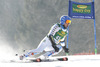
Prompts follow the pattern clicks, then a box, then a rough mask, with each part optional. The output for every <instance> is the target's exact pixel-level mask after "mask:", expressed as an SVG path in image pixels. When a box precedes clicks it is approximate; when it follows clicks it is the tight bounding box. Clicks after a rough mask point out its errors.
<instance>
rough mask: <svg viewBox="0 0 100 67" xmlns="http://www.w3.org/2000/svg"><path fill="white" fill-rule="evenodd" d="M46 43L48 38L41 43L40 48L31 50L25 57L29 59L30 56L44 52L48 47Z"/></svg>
mask: <svg viewBox="0 0 100 67" xmlns="http://www.w3.org/2000/svg"><path fill="white" fill-rule="evenodd" d="M46 41H47V38H46V37H45V38H44V39H43V40H42V41H41V42H40V44H39V46H38V47H37V48H36V49H34V50H31V51H29V52H28V53H26V54H25V57H28V56H31V55H36V54H39V53H41V52H43V50H44V49H45V48H46V47H47V44H46Z"/></svg>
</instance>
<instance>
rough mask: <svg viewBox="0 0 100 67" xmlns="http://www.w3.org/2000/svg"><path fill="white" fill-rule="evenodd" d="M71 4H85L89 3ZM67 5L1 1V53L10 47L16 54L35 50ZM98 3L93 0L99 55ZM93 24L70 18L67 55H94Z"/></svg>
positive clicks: (55, 0)
mask: <svg viewBox="0 0 100 67" xmlns="http://www.w3.org/2000/svg"><path fill="white" fill-rule="evenodd" d="M72 1H77V2H83V3H86V2H91V1H92V0H72ZM68 3H69V0H0V42H1V43H2V44H0V47H2V46H5V48H3V50H4V49H7V48H8V49H9V47H10V48H11V50H12V49H14V50H13V51H16V52H18V53H21V52H22V50H23V49H27V50H29V49H35V48H36V47H37V46H38V44H39V43H40V41H41V40H42V39H43V38H44V36H46V35H47V33H48V32H49V30H50V27H51V26H52V25H53V24H55V23H59V22H60V16H62V15H67V14H68ZM99 4H100V0H95V17H96V31H97V32H96V33H97V49H98V52H99V53H100V22H99V21H100V19H99V18H100V7H99ZM93 23H94V22H93V19H91V20H90V19H73V18H72V24H71V25H70V27H69V49H70V53H69V54H76V53H81V52H94V48H95V46H94V25H93ZM3 42H4V43H3ZM3 50H1V51H3ZM8 51H9V52H13V51H10V50H8ZM0 55H1V54H0ZM60 55H63V52H62V53H61V54H60Z"/></svg>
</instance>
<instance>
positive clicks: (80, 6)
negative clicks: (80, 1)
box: [77, 5, 87, 9]
mask: <svg viewBox="0 0 100 67" xmlns="http://www.w3.org/2000/svg"><path fill="white" fill-rule="evenodd" d="M77 7H78V8H82V9H85V8H87V6H86V5H77Z"/></svg>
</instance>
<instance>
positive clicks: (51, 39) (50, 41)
mask: <svg viewBox="0 0 100 67" xmlns="http://www.w3.org/2000/svg"><path fill="white" fill-rule="evenodd" d="M70 24H71V18H70V17H69V16H67V15H63V16H61V18H60V23H56V24H54V25H53V26H52V27H51V29H50V31H49V33H48V34H47V36H45V37H44V39H43V40H42V41H41V42H40V44H39V46H38V47H37V48H36V49H34V50H31V51H29V52H28V53H26V54H24V55H21V56H20V60H23V58H24V57H29V56H31V55H35V54H39V53H41V52H43V51H45V52H46V53H45V54H43V55H41V56H40V57H39V58H48V57H49V56H52V55H56V54H58V53H59V52H61V50H62V49H63V50H64V51H65V52H66V53H69V49H68V48H66V45H65V37H66V36H67V34H68V30H67V28H68V26H69V25H70Z"/></svg>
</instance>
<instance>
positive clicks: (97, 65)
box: [0, 55, 100, 67]
mask: <svg viewBox="0 0 100 67" xmlns="http://www.w3.org/2000/svg"><path fill="white" fill-rule="evenodd" d="M61 57H62V56H61ZM67 57H68V61H54V62H31V63H20V62H12V63H11V62H1V63H0V67H100V55H70V56H67Z"/></svg>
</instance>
